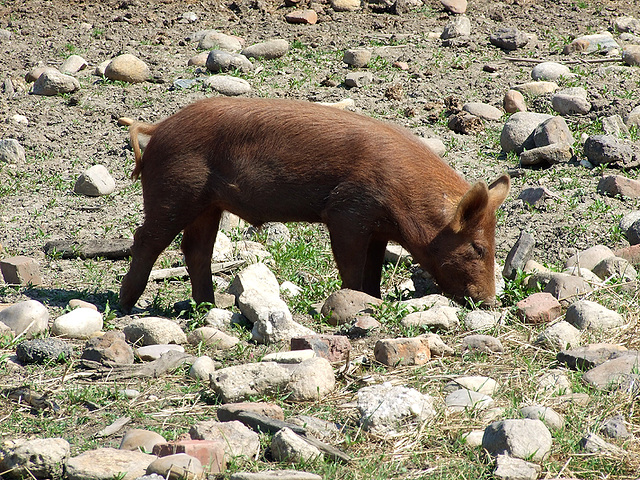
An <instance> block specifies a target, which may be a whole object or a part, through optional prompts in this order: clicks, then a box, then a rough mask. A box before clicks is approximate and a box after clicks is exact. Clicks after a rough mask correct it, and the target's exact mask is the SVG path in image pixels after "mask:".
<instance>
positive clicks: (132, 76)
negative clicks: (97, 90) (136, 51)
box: [104, 53, 151, 83]
mask: <svg viewBox="0 0 640 480" xmlns="http://www.w3.org/2000/svg"><path fill="white" fill-rule="evenodd" d="M104 76H105V77H107V78H108V79H110V80H118V81H121V82H127V83H140V82H146V81H147V80H149V79H150V78H151V71H150V70H149V67H148V66H147V64H146V63H145V62H143V61H142V60H140V59H139V58H138V57H136V56H134V55H131V54H130V53H125V54H122V55H119V56H117V57H116V58H114V59H113V60H111V62H109V64H108V65H107V67H106V68H105V70H104Z"/></svg>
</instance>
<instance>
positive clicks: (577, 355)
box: [556, 343, 628, 370]
mask: <svg viewBox="0 0 640 480" xmlns="http://www.w3.org/2000/svg"><path fill="white" fill-rule="evenodd" d="M627 353H628V350H627V348H626V347H622V346H620V345H613V344H608V343H596V344H592V345H586V346H584V347H578V348H575V349H571V350H563V351H561V352H558V354H557V355H556V358H557V360H558V362H560V363H564V364H566V365H567V366H568V367H569V368H572V369H574V370H588V369H590V368H593V367H595V366H597V365H602V364H603V363H604V362H606V361H607V360H610V359H613V358H617V357H619V356H622V355H626V354H627Z"/></svg>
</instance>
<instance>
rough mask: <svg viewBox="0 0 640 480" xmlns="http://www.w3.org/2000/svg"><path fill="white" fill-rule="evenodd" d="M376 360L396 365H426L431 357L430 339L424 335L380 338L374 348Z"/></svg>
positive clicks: (392, 365)
mask: <svg viewBox="0 0 640 480" xmlns="http://www.w3.org/2000/svg"><path fill="white" fill-rule="evenodd" d="M374 355H375V358H376V361H378V362H380V363H382V364H384V365H388V366H391V367H396V366H400V365H424V364H425V363H427V362H428V361H429V360H430V359H431V350H430V349H429V341H428V340H427V339H426V338H423V337H413V338H390V339H383V340H378V341H377V342H376V345H375V348H374Z"/></svg>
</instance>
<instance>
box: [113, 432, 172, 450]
mask: <svg viewBox="0 0 640 480" xmlns="http://www.w3.org/2000/svg"><path fill="white" fill-rule="evenodd" d="M166 441H167V440H166V439H165V438H164V437H163V436H162V435H160V434H159V433H156V432H152V431H151V430H144V429H141V428H132V429H131V430H127V432H126V433H125V434H124V436H123V437H122V441H121V442H120V447H118V448H119V449H120V450H134V451H138V450H139V451H141V452H143V453H151V452H152V451H153V447H154V446H155V445H157V444H158V443H164V442H166Z"/></svg>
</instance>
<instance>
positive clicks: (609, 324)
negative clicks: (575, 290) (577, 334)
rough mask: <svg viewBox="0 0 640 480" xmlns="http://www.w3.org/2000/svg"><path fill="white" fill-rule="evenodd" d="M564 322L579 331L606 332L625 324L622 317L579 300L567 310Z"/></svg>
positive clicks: (589, 301)
mask: <svg viewBox="0 0 640 480" xmlns="http://www.w3.org/2000/svg"><path fill="white" fill-rule="evenodd" d="M565 320H566V321H567V322H569V323H570V324H572V325H573V326H575V327H576V328H579V329H580V330H596V331H598V330H608V329H611V328H616V327H621V326H623V325H624V324H625V323H626V322H625V320H624V318H623V317H622V315H620V314H619V313H618V312H614V311H613V310H609V309H608V308H606V307H603V306H602V305H600V304H598V303H596V302H592V301H591V300H579V301H577V302H575V303H573V304H571V306H570V307H569V308H568V309H567V313H566V316H565Z"/></svg>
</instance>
